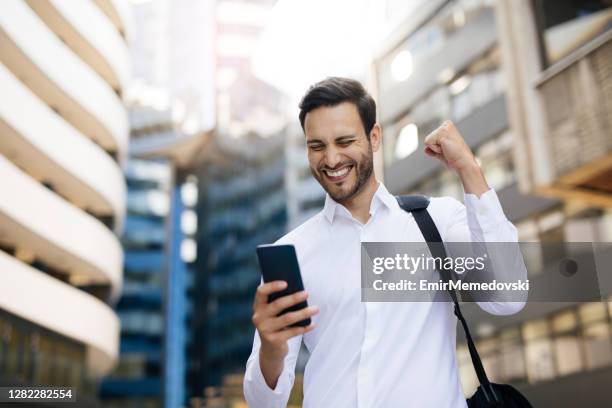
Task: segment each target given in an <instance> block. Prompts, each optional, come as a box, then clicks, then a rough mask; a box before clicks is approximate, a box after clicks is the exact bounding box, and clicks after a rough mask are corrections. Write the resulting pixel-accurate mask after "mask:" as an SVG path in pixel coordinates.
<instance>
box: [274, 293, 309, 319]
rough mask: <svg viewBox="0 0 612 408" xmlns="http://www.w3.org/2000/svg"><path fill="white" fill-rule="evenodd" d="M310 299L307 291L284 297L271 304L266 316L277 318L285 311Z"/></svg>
mask: <svg viewBox="0 0 612 408" xmlns="http://www.w3.org/2000/svg"><path fill="white" fill-rule="evenodd" d="M307 298H308V293H307V292H306V291H305V290H302V291H300V292H296V293H294V294H292V295H287V296H283V297H281V298H278V299H276V300H275V301H274V302H272V303H270V304H269V305H268V306H267V307H266V310H265V312H264V313H265V314H267V315H270V316H276V315H277V314H279V313H280V312H282V311H283V310H285V309H286V308H288V307H291V306H293V305H296V304H298V303H300V302H303V301H305V300H306V299H307Z"/></svg>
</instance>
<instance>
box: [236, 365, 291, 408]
mask: <svg viewBox="0 0 612 408" xmlns="http://www.w3.org/2000/svg"><path fill="white" fill-rule="evenodd" d="M246 377H247V378H246V380H247V381H248V382H250V383H251V384H252V386H253V388H254V391H256V393H257V395H259V396H261V397H264V398H263V399H265V400H266V401H269V402H275V403H276V402H282V401H283V400H284V398H285V396H286V395H287V394H288V391H287V390H286V385H287V384H286V382H287V375H286V373H285V370H284V369H283V372H282V373H281V375H280V376H279V378H278V381H277V383H276V387H275V388H274V389H272V388H270V386H268V383H266V379H265V378H264V376H263V373H262V372H261V365H260V364H259V356H257V358H255V359H254V361H253V364H252V365H251V366H250V367H249V372H248V373H247V375H246ZM273 406H276V404H274V405H273Z"/></svg>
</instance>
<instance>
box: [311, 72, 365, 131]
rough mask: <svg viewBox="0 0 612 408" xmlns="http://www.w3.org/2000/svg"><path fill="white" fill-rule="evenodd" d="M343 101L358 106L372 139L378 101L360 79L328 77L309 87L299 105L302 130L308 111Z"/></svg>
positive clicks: (362, 121)
mask: <svg viewBox="0 0 612 408" xmlns="http://www.w3.org/2000/svg"><path fill="white" fill-rule="evenodd" d="M342 102H351V103H353V104H355V106H357V110H358V111H359V117H360V118H361V123H363V128H364V129H365V133H366V136H367V138H368V139H370V131H371V130H372V128H373V127H374V124H375V123H376V102H374V99H373V98H372V96H371V95H370V94H369V93H368V92H367V91H366V90H365V88H364V87H363V85H361V83H360V82H359V81H355V80H354V79H350V78H340V77H328V78H325V79H324V80H322V81H320V82H317V83H316V84H314V85H312V86H311V87H310V88H308V92H306V95H304V97H303V98H302V100H301V101H300V105H299V107H300V124H301V125H302V130H304V121H305V120H306V114H307V113H308V112H310V111H312V110H314V109H316V108H319V107H321V106H336V105H339V104H341V103H342Z"/></svg>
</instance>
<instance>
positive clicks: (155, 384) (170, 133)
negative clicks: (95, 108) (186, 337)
mask: <svg viewBox="0 0 612 408" xmlns="http://www.w3.org/2000/svg"><path fill="white" fill-rule="evenodd" d="M130 124H131V145H132V146H133V145H135V144H138V145H139V146H142V145H143V144H147V143H150V142H151V141H152V140H155V139H156V138H160V137H180V135H175V133H176V131H175V129H174V123H173V121H172V117H171V111H170V110H169V109H165V110H156V109H154V108H151V107H144V106H133V107H131V108H130ZM132 150H134V149H132ZM173 176H174V174H173V168H172V164H171V163H169V162H168V161H167V160H166V161H164V160H161V159H157V160H146V159H139V158H130V159H129V161H128V162H127V166H126V171H125V177H126V182H127V186H128V194H127V217H126V223H125V230H124V233H123V236H122V245H123V248H124V252H125V259H124V268H123V269H124V285H123V291H122V294H121V298H120V300H119V302H118V304H117V306H116V310H117V312H118V314H119V318H120V320H121V344H120V360H119V363H118V365H117V367H116V368H115V370H114V371H113V373H112V374H111V375H110V376H109V377H108V378H106V379H105V380H104V381H103V383H102V384H101V387H100V396H101V398H102V399H103V400H104V402H105V403H106V405H107V406H109V407H112V406H116V407H127V406H141V407H162V406H163V396H164V394H165V391H167V390H166V389H165V387H164V385H165V384H166V383H165V381H164V380H165V375H164V374H165V373H168V372H171V371H173V367H172V361H169V357H170V356H171V355H172V353H174V354H182V359H183V362H184V358H185V353H184V352H185V350H184V344H181V343H180V342H179V343H178V344H176V343H175V342H173V341H171V339H172V336H173V335H175V333H176V331H177V330H179V331H181V330H182V332H183V333H184V332H186V320H185V308H184V307H183V310H172V314H173V318H170V316H169V314H168V313H166V312H167V309H169V307H168V305H169V300H171V295H172V293H171V292H172V290H173V289H174V287H175V286H177V284H180V282H177V278H179V275H182V276H184V275H185V274H184V269H183V268H184V265H183V264H182V259H181V257H180V251H176V250H175V249H174V248H173V247H172V244H173V242H174V241H173V238H174V237H173V231H174V228H175V225H174V224H173V218H172V214H171V204H172V193H173V188H174V180H173ZM178 242H180V239H179V240H178ZM170 278H173V279H170ZM178 295H179V296H181V297H182V298H183V299H186V292H185V289H184V288H183V289H182V290H181V291H179V293H178ZM183 303H184V302H183ZM168 312H169V310H168ZM181 316H182V317H183V318H182V319H181ZM177 334H178V335H179V336H180V333H177ZM168 343H170V344H172V347H171V349H172V353H170V352H169V351H168ZM181 352H182V353H181ZM183 365H184V364H183ZM173 374H174V376H175V377H177V378H178V379H180V378H184V373H181V372H174V373H173ZM183 383H184V381H180V382H179V384H174V383H173V382H169V384H172V385H173V386H174V387H176V388H177V389H176V390H175V391H174V392H175V393H179V394H181V395H182V397H181V399H180V401H181V402H180V403H182V401H183V399H184V390H183V392H182V393H180V390H181V388H184V384H183Z"/></svg>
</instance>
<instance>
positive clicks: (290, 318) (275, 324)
mask: <svg viewBox="0 0 612 408" xmlns="http://www.w3.org/2000/svg"><path fill="white" fill-rule="evenodd" d="M317 313H319V308H318V307H317V306H309V307H306V308H304V309H300V310H298V311H295V312H289V313H285V314H284V315H282V316H279V317H274V318H269V319H266V321H265V322H263V323H262V325H261V330H262V331H264V332H276V331H279V330H282V329H284V328H285V327H287V326H291V325H292V324H293V323H297V322H300V321H302V320H304V319H308V318H309V317H312V316H314V315H316V314H317Z"/></svg>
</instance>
